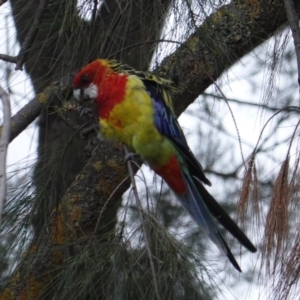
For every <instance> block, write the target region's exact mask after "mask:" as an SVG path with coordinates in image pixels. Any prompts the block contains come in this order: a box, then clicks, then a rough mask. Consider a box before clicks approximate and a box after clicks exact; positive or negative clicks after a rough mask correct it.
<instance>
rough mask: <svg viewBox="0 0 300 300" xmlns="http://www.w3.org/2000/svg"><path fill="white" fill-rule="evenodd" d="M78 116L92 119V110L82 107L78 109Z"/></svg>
mask: <svg viewBox="0 0 300 300" xmlns="http://www.w3.org/2000/svg"><path fill="white" fill-rule="evenodd" d="M79 116H80V118H83V117H87V118H88V119H94V114H93V110H92V109H91V108H88V107H84V108H82V109H81V111H80V115H79Z"/></svg>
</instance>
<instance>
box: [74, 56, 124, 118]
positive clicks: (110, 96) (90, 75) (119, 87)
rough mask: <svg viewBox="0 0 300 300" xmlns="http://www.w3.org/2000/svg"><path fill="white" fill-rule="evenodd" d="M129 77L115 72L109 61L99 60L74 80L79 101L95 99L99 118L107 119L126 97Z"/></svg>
mask: <svg viewBox="0 0 300 300" xmlns="http://www.w3.org/2000/svg"><path fill="white" fill-rule="evenodd" d="M126 81H127V75H125V74H122V73H119V72H115V71H114V70H113V69H112V68H111V63H110V61H108V60H102V59H97V60H94V61H93V62H91V63H90V64H88V65H86V66H85V67H83V68H82V69H81V70H80V71H79V72H78V73H77V75H76V76H75V77H74V80H73V92H74V96H75V98H77V99H78V100H85V99H95V100H96V103H97V104H98V109H99V116H101V117H106V116H107V115H108V113H109V112H110V110H111V109H112V108H113V107H114V105H115V104H116V103H118V102H121V101H122V100H123V98H124V95H125V85H126Z"/></svg>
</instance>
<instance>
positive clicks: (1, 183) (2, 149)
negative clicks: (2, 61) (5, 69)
mask: <svg viewBox="0 0 300 300" xmlns="http://www.w3.org/2000/svg"><path fill="white" fill-rule="evenodd" d="M0 98H1V100H2V107H3V125H2V130H1V137H0V225H1V222H2V213H3V210H4V205H5V201H6V154H7V147H8V144H9V134H10V115H11V111H10V100H9V95H8V94H7V93H6V92H5V90H4V89H3V88H2V87H1V85H0Z"/></svg>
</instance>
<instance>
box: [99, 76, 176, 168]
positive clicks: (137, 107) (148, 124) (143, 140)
mask: <svg viewBox="0 0 300 300" xmlns="http://www.w3.org/2000/svg"><path fill="white" fill-rule="evenodd" d="M154 113H155V112H154V107H153V104H152V100H151V98H150V96H149V94H148V93H147V91H146V90H145V87H144V84H143V82H142V81H141V80H140V79H139V78H138V77H137V76H135V75H131V76H129V77H128V84H127V86H126V94H125V97H124V101H122V102H120V103H118V104H116V105H115V107H114V109H113V110H112V111H111V113H110V114H109V117H108V118H107V119H100V128H101V133H102V135H103V136H104V137H106V138H110V139H116V140H118V141H120V142H122V143H124V144H126V145H127V146H128V147H129V148H130V149H131V151H135V152H136V153H137V154H139V155H140V156H141V157H142V158H143V159H144V160H146V161H148V163H150V164H151V163H154V164H156V163H157V164H164V163H165V162H167V161H168V159H169V157H170V154H172V153H174V147H173V145H172V143H171V142H170V141H169V140H168V139H167V138H165V137H164V136H163V135H161V134H160V132H158V130H157V129H156V127H155V124H154Z"/></svg>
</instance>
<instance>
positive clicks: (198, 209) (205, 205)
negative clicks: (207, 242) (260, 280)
mask: <svg viewBox="0 0 300 300" xmlns="http://www.w3.org/2000/svg"><path fill="white" fill-rule="evenodd" d="M182 175H183V178H184V181H185V185H186V187H187V192H186V194H184V195H178V194H176V195H177V197H178V199H179V200H180V202H181V203H182V205H183V206H184V207H185V209H186V210H187V211H188V212H189V213H190V215H191V216H192V217H193V219H194V220H195V221H196V222H197V223H198V225H199V226H200V228H201V229H203V230H204V232H205V233H206V234H207V235H208V236H209V238H210V239H211V240H212V241H213V242H214V243H215V244H216V245H217V246H218V248H219V249H220V250H221V252H223V253H224V254H225V255H226V256H227V257H228V259H229V261H230V262H231V263H232V265H233V266H234V267H235V268H236V269H237V270H238V271H239V272H242V271H241V268H240V266H239V265H238V263H237V261H236V260H235V258H234V256H233V254H232V252H231V250H230V249H229V247H228V245H227V243H226V241H225V239H224V237H223V236H222V234H221V232H220V230H219V228H218V226H217V224H216V221H218V222H220V223H221V224H222V225H223V227H224V228H225V229H227V230H228V231H229V232H230V233H231V234H232V235H233V236H234V237H236V238H237V239H238V240H239V241H240V243H241V244H242V245H244V246H245V247H246V248H247V249H248V250H250V251H251V252H255V251H256V248H255V247H254V246H253V245H252V243H251V242H250V240H249V239H248V238H247V236H246V235H245V234H244V233H243V231H242V230H241V229H240V228H239V227H238V226H237V225H236V223H235V222H234V221H233V220H232V219H231V218H230V216H229V215H228V214H227V213H226V212H225V210H224V209H223V208H222V207H221V206H220V205H219V204H218V203H217V201H216V200H215V199H214V198H213V197H212V196H211V195H210V194H209V193H208V191H207V190H206V189H205V188H204V186H203V185H202V184H201V183H200V182H199V181H198V179H197V178H193V177H191V176H190V175H188V174H185V173H184V172H183V174H182Z"/></svg>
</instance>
